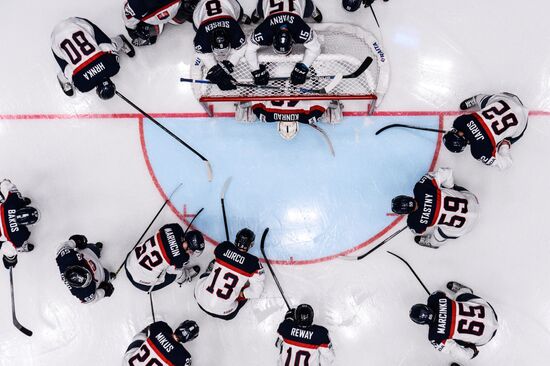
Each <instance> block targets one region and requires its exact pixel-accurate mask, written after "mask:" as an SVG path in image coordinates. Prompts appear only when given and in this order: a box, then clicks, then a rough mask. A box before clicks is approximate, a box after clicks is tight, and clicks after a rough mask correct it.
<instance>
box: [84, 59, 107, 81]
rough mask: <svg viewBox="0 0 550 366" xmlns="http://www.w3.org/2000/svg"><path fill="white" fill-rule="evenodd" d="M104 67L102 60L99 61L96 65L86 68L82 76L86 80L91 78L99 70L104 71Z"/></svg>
mask: <svg viewBox="0 0 550 366" xmlns="http://www.w3.org/2000/svg"><path fill="white" fill-rule="evenodd" d="M105 69H106V68H105V65H103V62H100V63H98V64H97V65H95V66H94V67H92V68H90V69H89V70H87V71H86V72H85V73H84V77H85V78H86V80H90V79H91V78H93V77H94V76H96V75H97V74H99V73H100V72H102V71H104V70H105Z"/></svg>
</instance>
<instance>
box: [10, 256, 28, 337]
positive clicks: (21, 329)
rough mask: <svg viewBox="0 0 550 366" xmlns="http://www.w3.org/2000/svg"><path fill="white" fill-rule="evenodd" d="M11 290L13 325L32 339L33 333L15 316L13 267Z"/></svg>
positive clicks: (11, 271) (11, 270) (11, 269)
mask: <svg viewBox="0 0 550 366" xmlns="http://www.w3.org/2000/svg"><path fill="white" fill-rule="evenodd" d="M10 288H11V317H12V320H13V325H14V326H15V327H16V328H17V329H18V330H19V331H20V332H21V333H23V334H24V335H26V336H27V337H32V331H30V330H28V329H27V328H25V327H24V326H22V325H21V323H19V320H17V315H15V295H14V293H13V267H12V268H10Z"/></svg>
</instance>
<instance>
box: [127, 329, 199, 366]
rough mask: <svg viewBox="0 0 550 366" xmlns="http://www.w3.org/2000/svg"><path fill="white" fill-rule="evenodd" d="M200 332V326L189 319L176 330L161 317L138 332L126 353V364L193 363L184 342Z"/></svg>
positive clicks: (185, 365) (182, 364) (181, 364)
mask: <svg viewBox="0 0 550 366" xmlns="http://www.w3.org/2000/svg"><path fill="white" fill-rule="evenodd" d="M198 336H199V326H198V325H197V323H196V322H194V321H193V320H186V321H184V322H183V323H181V324H180V325H179V326H178V327H177V328H176V329H175V330H172V328H170V326H169V325H168V324H166V323H165V322H163V321H158V322H155V323H152V324H150V325H148V326H147V327H146V328H145V329H143V330H142V331H141V332H139V333H138V334H137V335H136V336H135V337H134V339H132V343H130V346H129V347H128V349H127V350H126V354H125V355H124V362H123V363H122V364H123V365H124V366H128V365H130V366H138V365H144V366H156V365H158V366H161V365H172V366H190V365H191V362H192V361H191V354H190V353H189V352H188V351H187V350H186V349H185V347H184V346H183V345H184V343H187V342H189V341H192V340H193V339H195V338H197V337H198Z"/></svg>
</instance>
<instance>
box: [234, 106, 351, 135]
mask: <svg viewBox="0 0 550 366" xmlns="http://www.w3.org/2000/svg"><path fill="white" fill-rule="evenodd" d="M343 110H344V105H343V104H342V103H340V102H339V101H336V100H333V101H269V102H241V103H239V104H237V113H236V119H237V120H238V121H242V122H256V121H258V120H259V121H260V122H268V123H273V122H277V130H278V131H279V134H280V135H281V137H282V138H284V139H285V140H291V139H293V138H294V137H295V136H296V134H297V133H298V131H299V124H300V123H303V124H315V123H317V122H325V123H330V124H336V123H339V122H341V121H342V118H343Z"/></svg>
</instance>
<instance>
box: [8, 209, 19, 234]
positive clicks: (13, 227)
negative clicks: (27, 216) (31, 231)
mask: <svg viewBox="0 0 550 366" xmlns="http://www.w3.org/2000/svg"><path fill="white" fill-rule="evenodd" d="M15 212H16V211H15V210H8V224H9V225H10V231H11V232H12V233H14V232H16V231H19V226H18V225H17V218H16V217H17V216H16V215H15Z"/></svg>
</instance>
